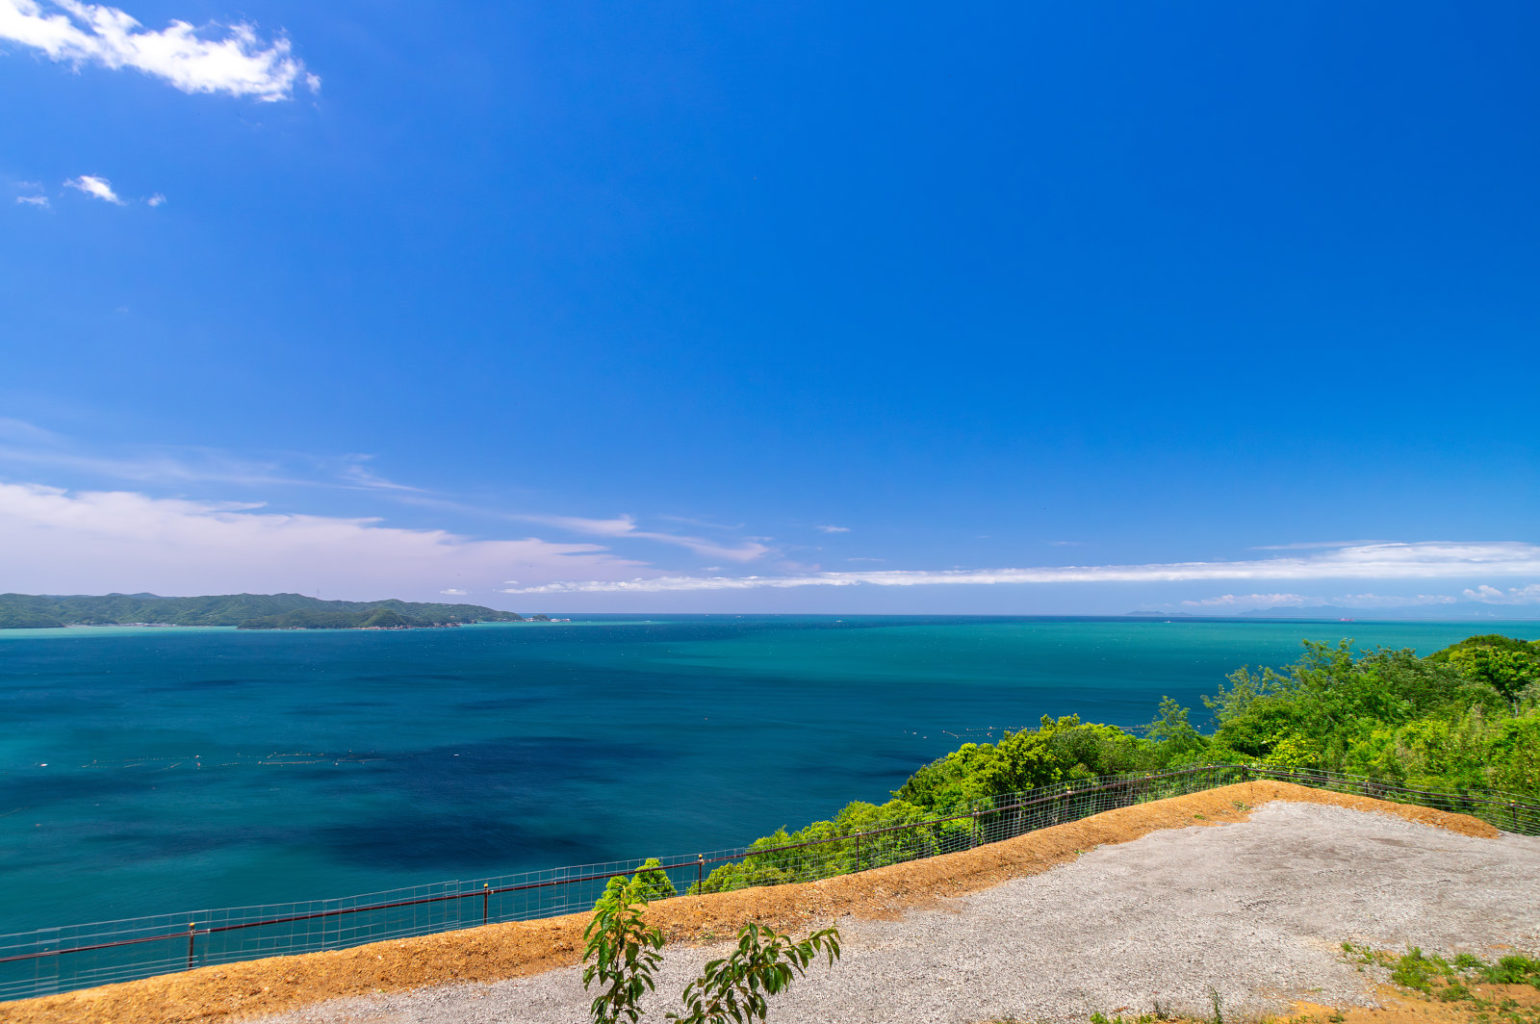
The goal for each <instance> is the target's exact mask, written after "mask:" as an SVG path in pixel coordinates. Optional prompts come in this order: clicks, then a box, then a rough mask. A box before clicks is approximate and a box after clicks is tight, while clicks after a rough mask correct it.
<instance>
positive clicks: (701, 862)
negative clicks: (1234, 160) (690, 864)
mask: <svg viewBox="0 0 1540 1024" xmlns="http://www.w3.org/2000/svg"><path fill="white" fill-rule="evenodd" d="M705 889H706V855H705V854H704V853H697V854H696V855H695V894H696V895H697V896H699V895H701V894H702V893H703V892H704V891H705Z"/></svg>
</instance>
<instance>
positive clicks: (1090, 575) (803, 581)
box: [507, 541, 1540, 594]
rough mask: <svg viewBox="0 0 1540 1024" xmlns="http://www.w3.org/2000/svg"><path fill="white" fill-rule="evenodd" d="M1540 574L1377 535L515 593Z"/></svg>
mask: <svg viewBox="0 0 1540 1024" xmlns="http://www.w3.org/2000/svg"><path fill="white" fill-rule="evenodd" d="M1517 575H1525V576H1540V546H1537V545H1534V544H1528V543H1523V542H1519V541H1495V542H1472V543H1464V542H1442V541H1425V542H1416V543H1375V544H1364V545H1356V546H1348V547H1335V548H1329V549H1325V550H1321V551H1317V552H1314V553H1309V554H1301V555H1290V556H1283V557H1276V558H1261V559H1246V560H1236V561H1215V562H1160V563H1149V564H1143V565H1066V566H1037V567H1030V568H1019V569H949V570H905V569H895V570H880V571H879V570H872V571H848V572H819V573H808V574H802V575H787V576H659V577H654V578H639V579H630V580H584V581H558V582H554V583H547V584H542V585H539V586H536V587H521V588H518V589H515V590H510V591H507V593H515V594H537V593H540V594H561V593H568V594H582V593H679V592H687V591H709V590H764V589H788V588H796V587H854V586H877V587H914V586H989V585H999V584H1053V583H1179V582H1191V581H1201V580H1280V581H1288V580H1354V579H1363V580H1425V579H1470V578H1471V577H1477V578H1480V577H1482V576H1517Z"/></svg>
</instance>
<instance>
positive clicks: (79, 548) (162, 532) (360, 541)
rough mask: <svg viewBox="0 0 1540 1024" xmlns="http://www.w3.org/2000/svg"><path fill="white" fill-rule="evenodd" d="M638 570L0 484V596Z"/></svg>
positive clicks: (426, 584) (384, 588) (438, 584)
mask: <svg viewBox="0 0 1540 1024" xmlns="http://www.w3.org/2000/svg"><path fill="white" fill-rule="evenodd" d="M644 568H645V566H644V564H643V563H640V562H635V561H630V560H627V559H623V558H620V557H617V556H615V555H614V554H611V553H610V552H608V551H606V550H605V549H604V548H602V547H600V546H598V545H594V544H558V543H551V542H547V541H544V540H540V539H537V538H533V537H531V538H524V539H517V540H475V539H471V538H467V537H463V536H460V535H457V534H453V533H449V532H447V531H444V530H409V529H401V528H397V527H390V526H384V525H381V524H380V522H379V521H378V520H374V519H347V518H340V517H332V516H317V515H287V514H280V513H276V512H267V511H263V510H261V509H260V507H259V506H254V505H249V504H236V503H230V502H210V501H189V500H185V499H167V498H153V497H150V496H148V495H145V494H140V493H136V492H131V491H81V492H70V491H65V490H63V489H60V488H56V487H44V486H41V485H37V484H8V483H0V591H19V592H23V593H28V592H30V593H53V594H60V593H64V594H70V593H98V594H99V593H105V592H108V591H121V592H125V593H135V592H138V591H144V590H148V591H154V592H156V593H162V594H215V593H239V592H241V591H248V592H253V593H273V592H277V591H302V592H306V593H314V592H316V591H320V592H321V593H322V595H323V596H327V597H351V598H358V599H369V598H381V597H392V596H395V597H412V596H421V595H428V594H433V593H436V592H438V591H439V590H440V589H442V587H443V582H442V581H443V580H445V579H446V578H447V579H469V580H475V579H485V580H487V581H488V584H490V583H492V582H493V581H496V580H500V579H506V578H508V577H509V576H517V577H518V578H520V579H522V580H527V581H536V582H538V581H541V580H551V579H557V578H564V577H570V576H572V575H573V574H574V573H575V572H576V573H582V574H584V575H591V576H594V577H596V578H598V577H604V576H609V577H611V578H614V577H619V576H632V575H635V574H636V572H637V571H639V570H641V569H644Z"/></svg>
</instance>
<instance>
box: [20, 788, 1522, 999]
mask: <svg viewBox="0 0 1540 1024" xmlns="http://www.w3.org/2000/svg"><path fill="white" fill-rule="evenodd" d="M1274 801H1277V802H1274ZM1264 804H1266V805H1268V806H1266V807H1264V808H1263V809H1262V810H1260V811H1258V812H1256V813H1253V812H1252V810H1251V808H1256V807H1262V805H1264ZM1312 805H1313V806H1312ZM1363 811H1371V812H1373V811H1378V812H1383V813H1369V814H1366V813H1355V812H1363ZM1239 822H1247V823H1246V824H1244V825H1240V826H1238V827H1231V828H1223V829H1213V828H1209V827H1208V826H1213V825H1220V824H1232V825H1234V824H1235V823H1239ZM1193 826H1199V827H1196V828H1195V827H1193ZM1430 826H1432V827H1430ZM1084 851H1090V852H1088V853H1086V852H1084ZM1083 853H1084V855H1082V854H1083ZM1070 862H1074V863H1070ZM1058 865H1065V867H1064V868H1063V869H1061V870H1058V871H1051V872H1050V871H1048V869H1049V868H1053V867H1056V866H1058ZM1044 872H1047V873H1044ZM1034 876H1035V877H1034ZM969 894H973V895H969ZM949 897H961V898H956V899H952V898H949ZM1537 908H1540V841H1537V840H1530V839H1521V838H1518V837H1513V836H1505V835H1500V834H1499V833H1498V832H1497V831H1496V830H1495V829H1493V828H1492V827H1491V826H1488V825H1486V824H1484V823H1482V822H1479V821H1476V820H1474V819H1471V818H1467V817H1463V816H1460V815H1451V814H1444V813H1442V812H1437V811H1431V810H1426V809H1422V808H1413V807H1406V806H1402V805H1394V804H1385V803H1380V802H1378V801H1373V800H1368V799H1364V798H1359V797H1348V796H1343V795H1341V794H1335V793H1326V792H1321V791H1317V790H1310V789H1305V788H1302V787H1297V786H1291V785H1287V784H1282V783H1266V782H1254V783H1244V784H1241V785H1236V786H1229V787H1225V788H1223V789H1218V790H1212V791H1209V792H1206V793H1200V794H1196V795H1193V796H1187V797H1179V798H1176V799H1172V800H1163V801H1158V802H1156V803H1151V804H1143V805H1139V806H1136V807H1128V808H1123V809H1120V810H1116V811H1110V812H1107V813H1105V814H1101V815H1097V816H1096V817H1094V818H1089V819H1086V820H1083V821H1079V822H1073V823H1069V824H1065V825H1059V826H1056V827H1054V828H1050V829H1045V830H1042V831H1039V832H1034V833H1030V834H1028V835H1026V836H1022V837H1020V838H1018V839H1014V840H1009V841H1006V842H1002V843H997V844H992V845H990V846H986V847H981V848H979V849H977V850H970V851H966V852H963V853H957V854H949V855H947V856H945V857H937V858H932V859H930V860H926V861H916V862H910V863H906V864H900V865H895V866H893V867H889V868H882V869H878V870H875V871H868V872H864V873H862V874H860V875H850V876H843V877H840V878H833V879H828V880H825V881H822V882H814V883H809V884H805V885H789V886H779V887H776V888H772V889H753V890H745V891H741V892H735V893H723V894H716V895H711V896H704V897H680V898H677V899H672V900H667V901H664V902H661V903H658V904H655V905H654V906H653V907H651V908H650V909H649V912H648V916H649V919H650V920H651V921H653V923H655V924H657V925H659V926H660V927H662V928H663V930H664V932H665V934H667V935H668V937H669V938H670V940H671V941H672V943H673V945H671V946H670V949H669V956H668V958H667V961H666V963H665V972H666V974H667V978H666V979H665V980H663V981H661V982H660V985H659V990H660V991H661V992H677V991H678V990H679V989H681V988H682V987H683V982H684V980H685V978H686V977H687V976H688V975H689V974H690V973H691V972H692V971H693V970H695V969H696V968H697V967H698V964H699V961H700V960H701V959H703V958H704V957H705V956H706V955H707V953H708V952H709V947H705V948H703V947H701V946H700V945H699V943H700V942H701V940H709V939H711V938H713V937H722V936H726V935H729V934H731V933H732V932H733V931H734V930H735V929H736V928H737V927H738V925H740V924H741V923H742V922H744V921H747V920H751V919H752V920H759V921H763V922H766V923H770V924H773V925H775V926H777V927H779V928H782V929H787V930H797V931H800V930H804V929H806V928H807V927H810V926H816V925H820V924H824V923H830V922H833V923H837V924H838V925H839V927H840V928H841V931H842V933H843V934H844V935H845V937H846V940H847V941H846V954H845V957H844V958H843V959H842V960H841V961H840V963H839V964H837V965H836V966H835V967H833V968H823V969H821V970H819V971H818V972H817V973H816V974H812V975H810V976H809V977H808V978H807V979H805V980H804V981H803V982H800V983H799V984H798V986H797V988H796V989H795V990H794V991H793V992H792V993H791V994H790V995H789V996H788V997H786V999H785V1000H784V1001H783V1002H782V1003H780V1004H778V1005H777V1006H776V1007H775V1017H776V1019H777V1020H779V1021H782V1022H786V1024H789V1022H792V1021H798V1020H803V1021H813V1020H841V1021H915V1022H919V1021H955V1022H959V1024H963V1022H973V1021H980V1020H987V1019H991V1018H1003V1017H1017V1018H1036V1019H1047V1018H1057V1019H1071V1020H1073V1019H1079V1020H1084V1019H1085V1017H1086V1016H1087V1015H1088V1014H1089V1013H1090V1012H1092V1011H1095V1010H1100V1011H1102V1012H1106V1013H1109V1014H1111V1013H1113V1012H1115V1011H1119V1010H1124V1009H1125V1008H1126V1009H1127V1011H1128V1012H1133V1013H1138V1012H1145V1011H1148V1010H1150V1009H1153V1004H1154V1002H1155V1001H1156V1000H1157V999H1158V1000H1160V1001H1161V1003H1162V1009H1164V1010H1167V1011H1172V1012H1179V1013H1180V1012H1185V1013H1189V1014H1198V1013H1201V1012H1203V1011H1205V1010H1207V1009H1208V1008H1209V1001H1210V999H1211V996H1210V990H1211V989H1212V990H1214V991H1218V992H1219V993H1220V996H1221V999H1222V1000H1223V1001H1224V1003H1225V1005H1226V1007H1227V1011H1229V1012H1228V1013H1227V1015H1229V1016H1232V1017H1234V1016H1244V1015H1247V1014H1257V1013H1263V1012H1274V1013H1276V1012H1286V1011H1287V1009H1288V1007H1289V1005H1290V1003H1291V1002H1292V1001H1295V1000H1300V999H1305V998H1308V999H1309V1000H1310V1001H1311V1002H1316V1003H1333V1004H1349V1003H1354V1002H1356V1003H1360V1004H1363V1003H1372V1002H1373V993H1372V991H1371V990H1370V988H1369V987H1368V986H1366V984H1365V980H1364V978H1363V976H1361V975H1358V974H1357V973H1356V972H1355V971H1354V970H1353V969H1352V968H1350V967H1348V966H1346V965H1344V964H1341V963H1339V962H1338V958H1337V957H1336V955H1335V952H1334V951H1335V948H1336V946H1337V944H1338V943H1340V942H1341V941H1343V940H1352V941H1355V942H1362V943H1366V944H1371V945H1378V946H1391V947H1394V946H1398V945H1403V944H1407V943H1417V944H1419V945H1422V946H1423V947H1424V948H1428V949H1441V950H1449V951H1456V950H1465V949H1469V950H1472V951H1475V952H1478V953H1485V954H1488V955H1490V950H1491V948H1492V947H1500V946H1504V945H1507V946H1515V947H1518V948H1527V949H1530V950H1533V949H1535V948H1536V947H1537V946H1540V918H1537V915H1540V909H1537ZM584 923H585V921H584V919H583V918H582V917H581V916H578V915H573V916H569V917H564V918H553V919H549V920H545V921H534V922H520V923H513V924H505V925H492V926H490V927H486V928H479V929H474V930H469V931H463V932H454V933H446V934H442V935H435V936H428V937H424V938H416V939H404V940H398V941H394V942H385V943H377V944H374V945H370V946H362V947H358V948H355V949H351V950H343V951H337V952H330V953H316V954H308V955H304V956H297V957H284V958H275V959H271V960H262V961H253V962H250V963H244V964H231V965H225V966H219V967H209V968H203V969H201V970H198V971H192V972H188V973H186V974H178V975H170V976H166V977H162V978H154V979H147V980H145V981H138V982H129V983H125V984H121V985H112V986H104V987H102V988H99V989H91V990H86V991H82V992H74V993H69V994H66V995H61V996H50V997H44V998H41V999H33V1000H25V1001H19V1002H14V1003H8V1004H0V1021H14V1022H17V1024H44V1022H48V1024H55V1022H72V1024H73V1022H78V1024H97V1022H109V1021H110V1022H121V1024H150V1022H170V1021H177V1022H184V1021H185V1022H189V1024H191V1022H211V1021H216V1020H221V1019H230V1018H231V1017H232V1016H234V1017H248V1016H257V1015H263V1014H273V1013H275V1012H279V1011H290V1013H289V1014H287V1015H286V1016H284V1017H282V1018H275V1019H274V1020H273V1021H272V1022H271V1024H279V1021H280V1020H282V1021H285V1022H297V1021H301V1020H303V1021H329V1022H343V1021H349V1022H351V1021H359V1022H362V1021H370V1022H381V1024H383V1022H391V1024H396V1022H407V1021H412V1022H423V1024H428V1022H439V1021H445V1022H447V1021H455V1022H461V1021H464V1022H477V1021H487V1022H492V1021H497V1022H504V1021H508V1022H511V1021H529V1022H536V1021H551V1022H557V1021H581V1020H583V1019H584V1018H585V1010H586V1006H587V999H586V998H585V997H584V995H583V993H582V990H581V985H580V983H579V982H578V970H577V968H576V967H575V965H576V964H577V963H578V960H579V958H580V955H581V948H582V943H581V930H582V926H583V924H584ZM675 975H677V977H675ZM504 979H518V980H512V981H509V980H504ZM492 982H495V984H487V983H492ZM409 989H419V990H420V991H417V992H410V993H408V992H406V991H405V990H409ZM342 996H367V997H368V998H365V999H344V1000H339V1001H336V1002H332V1003H329V1004H323V1005H315V1004H318V1003H321V1001H323V1000H335V999H336V998H337V997H342ZM667 1008H668V1007H667V1005H666V1004H665V1002H664V1001H663V1000H661V999H660V1000H659V1001H658V1003H657V1004H656V1005H654V1006H652V1007H651V1010H652V1012H653V1013H654V1014H656V1015H657V1017H658V1019H661V1014H662V1011H663V1010H665V1009H667Z"/></svg>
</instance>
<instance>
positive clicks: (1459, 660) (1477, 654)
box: [1449, 645, 1540, 714]
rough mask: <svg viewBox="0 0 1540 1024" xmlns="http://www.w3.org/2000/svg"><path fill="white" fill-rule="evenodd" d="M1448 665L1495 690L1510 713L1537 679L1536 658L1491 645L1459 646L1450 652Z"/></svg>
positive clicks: (1527, 652) (1539, 675)
mask: <svg viewBox="0 0 1540 1024" xmlns="http://www.w3.org/2000/svg"><path fill="white" fill-rule="evenodd" d="M1449 662H1450V664H1452V665H1454V666H1455V667H1456V668H1458V669H1459V670H1460V671H1461V672H1463V673H1464V674H1465V675H1467V676H1470V677H1471V678H1473V679H1479V680H1481V681H1482V682H1483V683H1486V684H1487V685H1488V686H1490V687H1491V688H1492V689H1494V690H1496V691H1497V693H1498V695H1499V696H1501V697H1502V698H1503V700H1505V701H1507V702H1508V707H1509V710H1511V711H1512V712H1513V713H1514V714H1517V713H1518V710H1519V695H1520V694H1521V693H1523V692H1524V691H1525V690H1526V689H1528V688H1529V687H1530V686H1533V685H1534V683H1535V681H1536V680H1540V655H1536V654H1535V653H1534V652H1532V651H1530V650H1523V649H1519V650H1515V649H1513V648H1511V647H1498V646H1493V645H1480V646H1477V645H1471V646H1461V647H1457V648H1455V649H1454V650H1453V651H1451V652H1450V654H1449Z"/></svg>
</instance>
